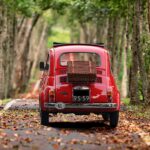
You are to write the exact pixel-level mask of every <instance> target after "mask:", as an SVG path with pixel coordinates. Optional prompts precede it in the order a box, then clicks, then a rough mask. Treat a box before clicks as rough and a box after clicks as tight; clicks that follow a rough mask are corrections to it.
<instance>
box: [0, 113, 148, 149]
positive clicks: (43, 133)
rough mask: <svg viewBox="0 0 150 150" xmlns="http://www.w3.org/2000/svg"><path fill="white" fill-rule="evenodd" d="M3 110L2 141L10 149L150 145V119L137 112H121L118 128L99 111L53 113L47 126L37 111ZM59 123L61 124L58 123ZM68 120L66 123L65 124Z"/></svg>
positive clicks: (0, 134) (120, 147)
mask: <svg viewBox="0 0 150 150" xmlns="http://www.w3.org/2000/svg"><path fill="white" fill-rule="evenodd" d="M0 114H1V115H0V119H1V122H0V144H1V147H3V148H6V149H15V150H16V149H19V148H20V147H28V149H32V148H33V147H34V148H38V149H42V150H43V147H44V148H45V149H48V148H49V147H50V148H51V149H97V148H99V149H100V148H102V149H143V150H148V149H149V148H150V120H149V119H146V118H142V117H139V116H135V115H133V114H132V113H131V112H121V113H120V121H119V125H118V127H117V128H116V129H110V128H109V126H108V125H107V123H104V122H103V121H102V117H101V116H100V115H95V114H91V115H89V116H76V115H74V114H68V115H63V114H58V115H55V116H53V117H50V120H51V121H52V122H53V123H54V125H53V126H51V124H50V125H49V126H47V127H46V126H41V125H40V121H39V112H37V111H31V110H23V111H19V110H18V111H6V112H5V111H3V112H2V111H1V113H0ZM64 121H65V122H64ZM62 122H63V123H62ZM55 123H56V124H57V123H58V124H59V126H57V125H56V126H55ZM64 123H65V125H66V127H64V126H63V124H64ZM70 123H74V124H73V125H72V124H70ZM68 124H69V126H67V125H68ZM82 125H83V127H82V128H80V126H82ZM86 126H87V127H86ZM84 127H85V128H84Z"/></svg>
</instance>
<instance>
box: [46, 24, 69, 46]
mask: <svg viewBox="0 0 150 150" xmlns="http://www.w3.org/2000/svg"><path fill="white" fill-rule="evenodd" d="M53 42H63V43H69V42H70V32H69V30H67V29H64V28H61V27H54V28H53V30H52V33H51V35H50V36H49V38H48V47H52V46H53Z"/></svg>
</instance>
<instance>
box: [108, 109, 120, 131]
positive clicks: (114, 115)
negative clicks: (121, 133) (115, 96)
mask: <svg viewBox="0 0 150 150" xmlns="http://www.w3.org/2000/svg"><path fill="white" fill-rule="evenodd" d="M118 121H119V111H115V112H111V113H110V127H111V128H115V127H117V125H118Z"/></svg>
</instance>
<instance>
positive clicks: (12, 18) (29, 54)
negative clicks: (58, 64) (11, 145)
mask: <svg viewBox="0 0 150 150" xmlns="http://www.w3.org/2000/svg"><path fill="white" fill-rule="evenodd" d="M53 41H55V42H67V43H70V42H71V43H99V42H102V43H105V46H106V48H107V49H108V51H109V52H110V54H111V61H112V62H111V64H112V71H113V74H114V76H115V79H116V81H117V84H118V87H119V89H120V92H121V96H122V98H126V99H130V102H131V103H132V104H141V103H142V104H145V105H148V104H150V0H0V99H5V98H8V97H14V96H15V95H16V94H17V93H22V92H26V88H27V86H28V84H29V83H30V82H32V81H33V80H35V77H36V75H37V74H38V72H39V70H38V66H39V61H41V60H44V58H45V55H46V54H47V50H48V48H50V47H51V46H52V43H53Z"/></svg>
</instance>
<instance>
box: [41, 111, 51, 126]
mask: <svg viewBox="0 0 150 150" xmlns="http://www.w3.org/2000/svg"><path fill="white" fill-rule="evenodd" d="M40 117H41V125H48V123H49V113H48V112H46V111H42V110H41V111H40Z"/></svg>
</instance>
